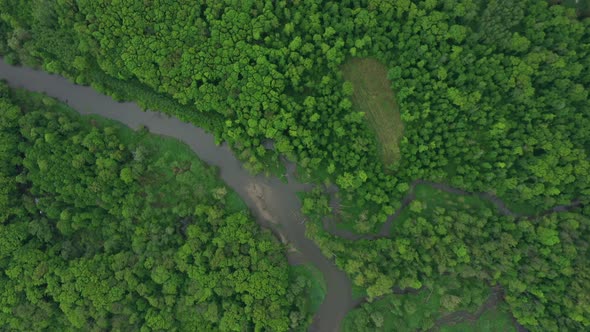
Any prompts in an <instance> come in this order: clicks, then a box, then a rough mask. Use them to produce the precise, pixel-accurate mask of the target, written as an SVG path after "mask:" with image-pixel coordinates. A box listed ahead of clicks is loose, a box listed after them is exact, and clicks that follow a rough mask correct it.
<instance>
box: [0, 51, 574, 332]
mask: <svg viewBox="0 0 590 332" xmlns="http://www.w3.org/2000/svg"><path fill="white" fill-rule="evenodd" d="M0 79H4V80H6V81H7V82H8V83H9V85H11V86H13V87H23V88H26V89H27V90H31V91H37V92H44V93H46V94H47V95H49V96H51V97H54V98H57V99H59V100H61V101H63V102H66V103H68V104H69V105H70V106H72V107H73V108H74V109H75V110H77V111H78V112H80V113H81V114H97V115H101V116H103V117H106V118H110V119H113V120H117V121H119V122H121V123H124V124H125V125H127V126H129V127H131V128H138V127H139V126H141V125H143V126H146V127H147V128H149V130H150V132H152V133H155V134H160V135H165V136H170V137H174V138H176V139H178V140H180V141H182V142H184V143H186V144H187V145H188V146H190V147H191V149H192V150H193V151H194V152H195V153H197V155H198V156H199V158H200V159H201V160H203V161H204V162H206V163H208V164H209V165H214V166H216V167H218V168H219V171H220V176H221V178H222V179H223V181H224V182H225V183H226V184H227V185H228V186H230V187H231V188H232V189H233V190H234V191H236V192H237V193H238V194H239V195H240V196H241V197H242V199H243V200H244V202H245V203H246V204H247V205H248V207H249V208H250V211H251V212H252V213H253V214H254V216H255V218H256V220H257V222H258V223H259V224H261V225H262V226H264V227H267V228H270V229H271V230H272V231H273V233H275V235H276V236H277V237H278V238H279V239H281V241H283V242H284V243H286V244H288V245H289V246H290V247H292V248H293V249H294V250H289V252H288V253H287V255H288V259H289V262H290V263H291V264H294V265H296V264H303V263H310V264H313V265H314V266H315V267H317V268H318V269H319V270H320V271H321V272H322V273H323V275H324V278H325V280H326V283H327V288H328V292H327V294H326V297H325V299H324V302H323V303H322V304H321V306H320V308H319V310H318V312H317V313H316V314H315V316H314V319H313V322H312V325H311V327H310V331H322V332H324V331H325V332H332V331H338V330H339V329H340V323H341V322H342V320H343V319H344V316H345V315H346V314H347V313H348V312H349V311H350V310H351V309H353V308H355V307H356V306H358V305H360V304H361V303H363V302H364V301H365V299H357V300H354V299H353V298H352V284H351V281H350V279H349V278H348V277H347V276H346V274H345V273H344V272H342V271H341V270H339V269H338V268H337V267H336V265H335V264H334V263H332V262H331V261H330V260H328V259H327V258H326V257H325V256H324V255H323V254H322V253H321V251H320V249H319V247H318V246H317V245H316V244H315V243H314V242H313V241H312V240H310V239H308V238H306V237H305V224H304V223H303V222H302V221H303V216H302V215H301V214H300V212H299V211H300V208H301V205H300V202H299V198H298V197H297V195H296V194H297V192H301V191H306V190H310V189H311V188H312V187H313V186H312V185H310V184H304V183H300V182H298V181H297V180H296V179H295V178H294V176H293V167H292V166H293V165H288V166H290V167H288V168H289V169H290V170H289V171H288V172H287V179H288V183H283V182H281V181H280V180H279V179H278V178H276V177H272V178H270V177H265V176H262V175H257V176H253V175H252V174H250V173H249V172H248V171H246V170H245V169H244V168H242V166H241V163H240V161H239V160H238V159H237V158H236V157H235V156H234V155H233V154H232V152H231V150H230V149H229V147H228V146H227V145H226V144H223V145H216V144H215V140H214V137H213V135H211V134H208V133H206V132H205V131H204V130H203V129H201V128H198V127H195V126H193V125H191V124H188V123H184V122H182V121H180V120H178V119H176V118H172V117H169V116H167V115H163V114H162V113H158V112H153V111H142V110H141V109H140V108H139V107H138V106H137V105H136V104H134V103H120V102H116V101H114V100H113V99H111V98H110V97H107V96H105V95H102V94H99V93H98V92H96V91H95V90H93V89H92V88H90V87H83V86H78V85H75V84H73V83H71V82H69V81H68V80H67V79H65V78H63V77H60V76H56V75H50V74H47V73H44V72H41V71H37V70H33V69H30V68H24V67H15V66H11V65H8V64H6V63H5V62H4V61H3V59H1V58H0ZM421 184H425V185H429V186H431V187H434V188H436V189H439V190H442V191H445V192H448V193H452V194H456V195H473V196H479V197H481V198H482V199H485V200H488V201H489V202H491V203H492V204H493V205H495V207H496V209H497V211H498V213H500V214H503V215H508V216H513V217H517V218H523V217H525V218H528V219H534V218H538V217H540V216H543V215H548V214H551V213H557V212H564V211H569V210H572V209H575V208H578V207H580V206H581V205H582V201H581V200H580V199H576V200H573V201H572V202H571V203H570V204H568V205H559V206H555V207H553V208H551V209H548V210H546V211H543V212H541V213H539V214H536V215H531V216H526V215H521V214H518V213H515V212H513V211H511V210H510V209H508V207H507V206H506V204H505V203H504V202H503V201H502V200H501V199H500V198H498V197H497V196H495V195H493V194H490V193H471V192H467V191H464V190H461V189H458V188H453V187H451V186H449V185H446V184H443V183H435V182H430V181H425V180H415V181H414V182H412V184H411V188H410V190H409V191H408V193H407V195H406V196H405V197H404V199H403V200H402V205H401V207H400V208H399V209H398V210H397V211H396V212H395V214H393V215H392V216H390V217H389V218H388V220H387V222H386V223H384V224H383V225H382V228H381V229H380V230H379V231H378V232H377V233H376V234H365V235H358V234H354V233H351V232H349V231H346V230H341V229H337V228H335V227H334V225H333V223H332V222H331V221H330V220H329V219H326V220H325V221H324V227H325V229H326V230H327V231H329V232H330V233H331V234H333V235H335V236H339V237H342V238H345V239H348V240H372V239H378V238H383V237H388V236H389V234H390V232H391V225H392V223H393V222H394V221H395V219H396V218H397V216H399V214H400V213H401V212H402V210H403V209H404V208H406V207H407V206H408V205H409V204H410V203H411V202H412V200H414V199H415V194H414V189H415V187H416V186H417V185H421ZM334 194H335V192H332V196H333V197H334ZM408 291H409V290H399V289H394V290H393V292H394V293H400V294H401V293H406V292H408ZM461 315H463V314H461V313H458V314H457V315H455V316H449V317H454V318H453V319H455V318H457V317H461ZM463 316H465V315H463ZM469 317H471V318H473V317H475V316H473V317H472V316H469ZM447 319H451V318H447ZM441 322H443V323H444V320H443V321H441Z"/></svg>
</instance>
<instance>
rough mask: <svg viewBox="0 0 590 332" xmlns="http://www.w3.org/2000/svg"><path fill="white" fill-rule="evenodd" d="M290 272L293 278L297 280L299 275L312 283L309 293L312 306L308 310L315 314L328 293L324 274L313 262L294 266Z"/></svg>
mask: <svg viewBox="0 0 590 332" xmlns="http://www.w3.org/2000/svg"><path fill="white" fill-rule="evenodd" d="M289 273H290V276H291V280H295V279H296V278H297V277H299V276H301V277H303V278H305V279H306V280H309V282H310V285H311V287H310V290H309V295H308V296H309V298H310V302H309V305H310V308H309V310H308V311H307V312H310V313H311V314H312V315H313V314H314V313H315V312H316V311H317V310H318V309H319V308H320V305H321V304H322V302H323V301H324V298H325V297H326V293H327V292H328V286H327V284H326V280H325V279H324V275H323V274H322V272H321V271H320V270H318V269H317V268H316V267H315V266H313V265H311V264H305V265H296V266H292V267H291V269H290V271H289Z"/></svg>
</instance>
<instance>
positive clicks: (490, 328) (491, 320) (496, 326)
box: [439, 305, 516, 332]
mask: <svg viewBox="0 0 590 332" xmlns="http://www.w3.org/2000/svg"><path fill="white" fill-rule="evenodd" d="M439 331H440V332H467V331H473V332H476V331H477V332H500V331H501V332H513V331H516V328H515V327H514V324H513V322H512V317H511V315H510V312H509V311H508V309H507V308H506V306H505V305H500V306H497V307H494V308H492V309H490V310H488V311H486V312H485V313H484V314H483V315H481V316H480V317H479V319H478V320H477V321H466V322H462V323H459V324H454V325H448V326H441V328H440V330H439Z"/></svg>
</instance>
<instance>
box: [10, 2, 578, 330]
mask: <svg viewBox="0 0 590 332" xmlns="http://www.w3.org/2000/svg"><path fill="white" fill-rule="evenodd" d="M0 13H1V14H0V36H1V37H0V54H2V55H4V57H5V59H6V60H7V61H10V62H13V63H23V64H27V65H31V66H40V67H42V68H44V69H45V70H47V71H50V72H54V73H60V74H63V75H65V76H68V77H70V78H71V79H73V80H75V81H76V82H77V83H82V84H92V85H93V86H95V87H96V88H98V89H100V90H101V91H105V92H107V93H109V94H111V95H113V96H115V97H116V98H118V99H133V100H137V101H139V103H140V104H141V105H143V106H144V107H151V108H157V109H160V110H162V111H165V112H168V113H171V114H175V115H177V116H179V117H180V118H182V119H184V120H188V121H192V122H194V123H196V124H198V125H200V126H203V127H205V128H207V129H209V130H211V131H212V132H214V133H215V134H216V136H217V138H218V139H219V140H225V141H227V142H229V143H230V145H231V146H232V147H233V149H234V150H235V151H236V153H237V154H238V155H239V157H240V158H241V159H242V160H244V161H245V162H246V165H247V167H249V168H250V169H251V170H253V171H255V172H257V171H261V170H263V169H264V168H266V167H267V165H268V164H269V163H270V162H271V161H273V160H275V161H276V160H277V156H278V155H279V154H281V155H285V156H287V157H288V158H290V159H292V160H296V161H297V162H298V164H299V165H300V166H301V170H302V172H301V174H302V175H307V176H309V177H310V178H313V179H315V180H318V181H320V180H327V181H328V182H332V183H335V184H336V185H337V186H338V187H339V188H340V196H341V200H342V201H341V203H342V204H341V206H342V210H343V213H342V215H343V216H344V219H345V224H346V225H348V226H350V227H352V228H353V229H354V231H356V232H359V233H362V232H364V233H369V232H371V231H374V230H375V229H376V228H377V226H379V225H380V224H382V223H383V222H384V221H385V220H386V219H387V217H388V215H391V214H392V213H393V212H394V211H395V210H396V209H397V208H398V207H399V206H400V205H401V202H400V199H401V198H402V197H403V195H404V194H406V193H407V192H408V190H409V189H410V187H411V186H410V184H411V183H412V181H414V180H416V179H425V180H432V181H439V182H446V183H448V184H450V185H452V186H455V187H457V188H461V189H465V190H468V191H472V192H489V193H492V194H495V195H497V196H498V197H500V198H501V199H503V200H504V201H505V202H507V203H508V205H509V206H510V207H511V208H512V209H513V210H515V211H518V212H520V213H523V214H528V215H531V216H534V215H536V214H539V213H540V212H541V211H544V210H547V209H550V208H552V207H554V206H557V205H559V204H570V203H572V202H574V201H575V202H577V203H578V204H579V205H580V206H584V205H585V204H587V203H588V202H589V201H590V199H589V197H590V195H589V194H590V177H589V176H588V174H589V173H590V160H589V153H590V135H588V132H590V106H589V96H588V86H590V54H589V52H590V46H589V45H590V19H582V18H579V17H577V16H576V12H575V10H574V9H571V8H567V7H564V6H558V5H551V4H550V2H549V1H545V0H522V1H512V0H462V1H458V0H425V1H417V0H414V1H412V0H399V1H379V0H344V1H321V0H307V1H298V0H294V1H230V0H227V1H213V2H208V1H207V2H205V1H202V2H198V3H195V2H194V1H156V0H146V1H140V2H131V1H89V0H79V1H69V0H58V1H51V0H37V1H22V0H0ZM354 58H371V59H375V60H378V61H380V62H381V63H382V64H384V65H385V66H386V67H387V69H388V78H389V80H390V82H391V88H392V90H393V91H394V95H395V99H396V104H397V106H398V107H399V112H400V113H401V120H402V121H403V137H402V138H401V141H400V144H399V160H398V161H396V162H394V163H383V162H382V161H381V160H380V159H379V157H378V156H379V153H378V148H377V142H376V137H375V136H376V135H375V133H374V132H372V131H371V130H369V128H368V126H367V121H366V115H365V114H364V113H363V112H361V111H360V110H359V109H357V108H355V107H354V105H353V102H352V99H353V98H352V96H353V95H354V89H353V86H352V84H351V82H347V81H346V80H345V79H344V75H343V73H342V70H343V68H344V67H345V66H346V64H350V63H352V61H351V59H354ZM268 140H271V141H272V142H274V144H273V146H274V149H273V150H270V149H266V148H264V146H263V143H264V142H265V141H268ZM304 208H305V210H306V212H307V213H310V214H314V215H316V216H323V215H324V214H326V211H328V210H329V206H328V204H327V199H326V198H325V197H322V196H321V195H319V194H318V195H316V194H313V195H310V196H309V197H308V200H307V204H304ZM431 208H432V206H430V207H429V208H428V209H431ZM428 209H424V208H423V207H422V206H421V205H420V204H418V203H416V204H414V205H413V210H411V211H413V213H415V215H413V216H410V217H408V219H407V220H408V221H407V222H404V223H401V225H400V227H399V231H398V232H394V234H393V236H392V238H383V239H379V240H376V241H361V242H355V243H348V242H347V241H345V240H343V239H339V238H335V237H332V236H330V235H329V234H326V233H324V232H323V231H322V230H321V229H320V228H319V227H315V228H314V226H310V227H311V231H310V234H311V235H313V237H314V238H315V239H316V240H317V241H318V243H320V244H321V245H322V246H323V247H324V249H325V251H326V253H328V254H332V253H337V254H338V256H337V257H338V259H337V260H336V261H337V263H338V264H339V266H341V267H343V269H345V270H346V271H347V272H348V273H349V275H351V276H352V277H353V278H354V280H355V283H356V284H357V285H359V286H361V287H363V288H364V289H365V290H366V291H367V293H368V294H369V295H370V296H377V295H380V294H384V293H386V292H387V291H388V290H389V289H390V288H391V287H392V286H394V285H397V286H402V287H414V288H420V287H421V286H422V285H425V284H427V283H428V280H432V278H433V277H434V276H435V275H438V274H443V273H450V274H453V275H455V276H457V277H462V278H478V279H479V280H485V281H487V282H490V283H492V284H493V283H498V284H501V285H502V286H503V287H505V288H506V289H507V290H506V300H507V302H508V303H509V305H510V308H511V310H512V311H513V313H514V315H515V317H516V318H517V320H518V321H519V322H521V323H522V324H523V325H525V326H526V327H527V328H530V329H533V330H540V329H542V328H544V329H550V330H563V329H572V330H582V329H584V328H587V326H588V324H590V312H589V311H590V305H589V299H588V297H587V295H586V294H588V293H589V292H588V291H587V290H588V289H589V287H588V281H587V274H586V273H585V272H584V271H587V268H588V262H587V242H586V240H585V237H584V236H585V234H587V227H588V219H587V218H588V213H587V211H583V210H581V211H573V212H571V213H567V214H554V215H553V214H552V215H547V216H538V217H536V218H532V219H531V220H528V219H527V220H520V219H519V218H516V217H510V216H500V215H499V214H498V213H497V211H495V210H494V209H481V208H479V207H477V208H476V209H473V210H468V209H467V210H466V211H465V209H463V210H461V209H451V208H446V209H445V208H443V207H440V209H437V210H432V211H430V210H429V211H428V215H426V216H425V215H421V213H424V211H425V210H428ZM318 219H319V217H318ZM516 219H518V220H516ZM524 219H526V218H524ZM384 257H386V259H384Z"/></svg>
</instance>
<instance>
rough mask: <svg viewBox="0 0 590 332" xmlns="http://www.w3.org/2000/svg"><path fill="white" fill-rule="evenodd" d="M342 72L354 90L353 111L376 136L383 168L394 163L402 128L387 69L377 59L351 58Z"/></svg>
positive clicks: (398, 150) (397, 154)
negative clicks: (366, 123)
mask: <svg viewBox="0 0 590 332" xmlns="http://www.w3.org/2000/svg"><path fill="white" fill-rule="evenodd" d="M342 72H343V75H344V79H346V80H347V81H350V82H351V83H352V85H353V88H354V92H353V95H352V104H353V107H354V109H355V110H357V111H359V112H364V113H365V115H366V117H367V120H368V124H369V127H370V128H371V129H372V130H373V131H374V132H375V134H376V137H377V143H378V148H379V153H380V157H381V160H382V161H383V163H384V164H385V165H390V164H393V163H395V162H396V161H398V160H399V158H400V149H399V142H400V139H401V137H402V135H403V131H404V126H403V122H402V120H401V116H400V113H399V109H398V106H397V103H396V102H395V96H394V94H393V90H392V89H391V83H390V82H389V80H388V79H387V67H386V66H385V65H383V64H382V63H380V62H379V61H377V60H376V59H372V58H351V59H349V60H348V61H347V62H346V63H345V64H344V66H343V67H342Z"/></svg>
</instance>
